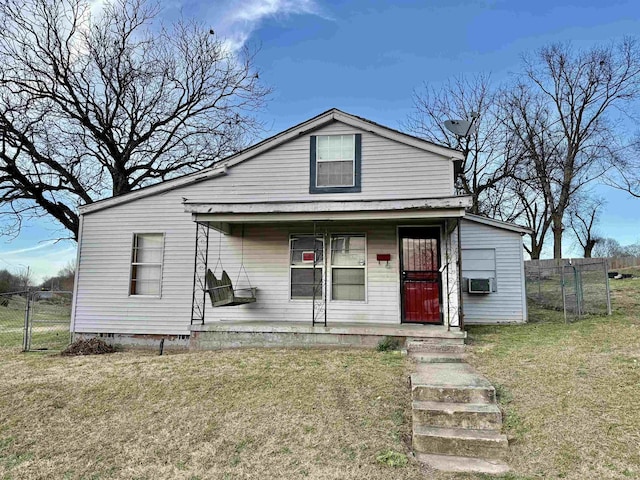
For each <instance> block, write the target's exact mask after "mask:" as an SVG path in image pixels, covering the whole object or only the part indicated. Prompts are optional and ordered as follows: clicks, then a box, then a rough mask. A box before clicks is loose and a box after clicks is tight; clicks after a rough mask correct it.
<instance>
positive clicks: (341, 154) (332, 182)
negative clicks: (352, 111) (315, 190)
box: [316, 135, 356, 187]
mask: <svg viewBox="0 0 640 480" xmlns="http://www.w3.org/2000/svg"><path fill="white" fill-rule="evenodd" d="M355 145H356V142H355V137H354V135H318V137H317V140H316V148H317V156H316V168H317V170H316V187H352V186H353V185H354V178H355V155H356V147H355Z"/></svg>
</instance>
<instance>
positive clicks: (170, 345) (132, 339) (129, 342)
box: [73, 333, 189, 351]
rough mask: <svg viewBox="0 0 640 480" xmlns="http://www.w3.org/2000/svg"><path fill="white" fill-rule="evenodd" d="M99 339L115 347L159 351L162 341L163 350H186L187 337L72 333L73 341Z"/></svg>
mask: <svg viewBox="0 0 640 480" xmlns="http://www.w3.org/2000/svg"><path fill="white" fill-rule="evenodd" d="M90 338H99V339H100V340H102V341H103V342H105V343H107V344H109V345H113V346H116V347H118V346H119V347H125V348H143V349H148V350H159V349H160V342H161V341H162V340H164V345H163V350H165V351H175V350H183V351H184V350H187V348H188V347H189V335H140V334H138V335H134V334H127V333H74V334H73V341H74V342H75V341H76V340H78V339H83V340H88V339H90Z"/></svg>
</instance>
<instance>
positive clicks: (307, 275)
mask: <svg viewBox="0 0 640 480" xmlns="http://www.w3.org/2000/svg"><path fill="white" fill-rule="evenodd" d="M289 242H290V247H289V255H290V258H289V270H290V275H291V292H290V294H291V299H292V300H298V299H312V298H314V292H315V297H316V298H322V295H323V291H322V278H323V273H324V272H323V264H324V238H323V237H322V236H321V235H319V236H315V237H314V236H313V235H291V238H290V240H289Z"/></svg>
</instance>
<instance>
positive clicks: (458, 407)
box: [412, 401, 502, 432]
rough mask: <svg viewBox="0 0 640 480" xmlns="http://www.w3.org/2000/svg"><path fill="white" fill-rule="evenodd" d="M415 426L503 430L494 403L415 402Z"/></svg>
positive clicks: (499, 414) (497, 409)
mask: <svg viewBox="0 0 640 480" xmlns="http://www.w3.org/2000/svg"><path fill="white" fill-rule="evenodd" d="M412 407H413V425H423V426H430V427H444V428H467V429H473V430H495V431H498V432H499V431H500V429H501V428H502V414H501V413H500V409H499V408H498V405H496V404H493V403H449V402H433V401H432V402H425V401H414V402H413V405H412Z"/></svg>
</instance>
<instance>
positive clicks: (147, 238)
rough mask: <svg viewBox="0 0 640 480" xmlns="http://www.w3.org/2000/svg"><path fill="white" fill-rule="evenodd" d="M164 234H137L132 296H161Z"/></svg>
mask: <svg viewBox="0 0 640 480" xmlns="http://www.w3.org/2000/svg"><path fill="white" fill-rule="evenodd" d="M163 252H164V234H162V233H136V234H134V236H133V249H132V252H131V278H130V282H129V285H130V286H129V294H130V295H152V296H160V292H161V286H162V259H163Z"/></svg>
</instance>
